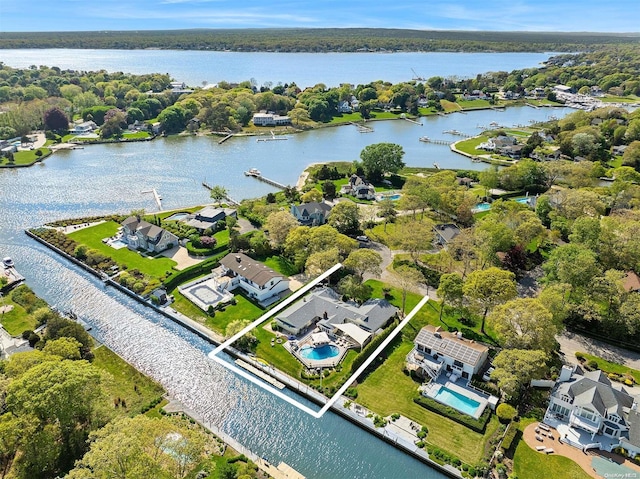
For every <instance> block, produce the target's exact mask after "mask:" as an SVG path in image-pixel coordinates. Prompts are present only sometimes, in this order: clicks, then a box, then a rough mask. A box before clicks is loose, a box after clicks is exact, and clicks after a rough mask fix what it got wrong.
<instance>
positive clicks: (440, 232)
mask: <svg viewBox="0 0 640 479" xmlns="http://www.w3.org/2000/svg"><path fill="white" fill-rule="evenodd" d="M433 231H434V233H435V240H436V243H438V244H439V245H440V246H447V245H448V244H449V243H451V241H453V239H454V238H455V237H456V236H458V235H459V234H460V228H458V227H457V226H456V225H454V224H453V223H447V224H440V225H435V226H434V227H433Z"/></svg>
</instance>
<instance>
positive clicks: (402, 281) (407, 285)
mask: <svg viewBox="0 0 640 479" xmlns="http://www.w3.org/2000/svg"><path fill="white" fill-rule="evenodd" d="M393 276H394V278H395V283H396V284H397V285H398V286H399V287H400V289H401V290H402V314H403V315H404V312H405V307H406V304H407V294H408V293H409V291H417V290H418V288H419V285H420V283H424V276H423V275H422V273H421V272H420V271H418V270H417V269H415V268H412V267H411V266H407V265H403V266H399V267H398V268H396V269H395V271H394V275H393Z"/></svg>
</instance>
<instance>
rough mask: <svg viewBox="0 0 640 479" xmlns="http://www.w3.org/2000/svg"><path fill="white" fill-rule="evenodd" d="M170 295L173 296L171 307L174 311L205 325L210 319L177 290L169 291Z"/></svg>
mask: <svg viewBox="0 0 640 479" xmlns="http://www.w3.org/2000/svg"><path fill="white" fill-rule="evenodd" d="M203 276H205V275H203ZM195 279H197V278H194V280H195ZM170 294H171V295H172V296H173V304H172V305H171V307H172V308H173V309H175V310H176V311H178V312H180V313H182V314H184V315H185V316H187V317H189V318H191V319H193V320H195V321H199V322H201V323H206V321H207V320H208V319H210V318H209V317H208V316H207V314H206V313H205V312H204V311H202V310H201V309H200V308H198V307H197V306H196V305H195V304H193V303H192V302H191V301H189V300H188V299H187V298H185V297H184V296H183V295H182V294H181V293H180V291H178V288H176V289H174V290H173V291H171V293H170Z"/></svg>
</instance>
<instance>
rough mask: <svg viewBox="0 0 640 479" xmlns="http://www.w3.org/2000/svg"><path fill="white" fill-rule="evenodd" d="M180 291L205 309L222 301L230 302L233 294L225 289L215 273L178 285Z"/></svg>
mask: <svg viewBox="0 0 640 479" xmlns="http://www.w3.org/2000/svg"><path fill="white" fill-rule="evenodd" d="M178 291H180V293H181V294H182V295H183V296H184V297H185V298H187V299H188V300H189V301H191V302H192V303H193V304H195V305H196V306H198V307H199V308H200V309H202V310H203V311H208V309H209V308H210V307H214V308H215V307H216V306H217V305H218V304H220V303H228V302H230V301H231V300H232V299H233V294H232V293H230V292H229V291H226V290H225V289H224V284H222V285H221V284H220V283H219V282H218V279H217V277H216V276H215V275H213V274H210V275H207V276H204V277H202V278H198V279H196V280H195V281H191V282H190V283H187V284H185V285H182V286H180V287H178Z"/></svg>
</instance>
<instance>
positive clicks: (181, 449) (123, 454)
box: [66, 415, 208, 479]
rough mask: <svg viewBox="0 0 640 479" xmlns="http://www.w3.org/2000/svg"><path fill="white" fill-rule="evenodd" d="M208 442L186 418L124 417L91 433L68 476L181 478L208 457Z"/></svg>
mask: <svg viewBox="0 0 640 479" xmlns="http://www.w3.org/2000/svg"><path fill="white" fill-rule="evenodd" d="M207 442H208V439H207V437H206V436H205V435H204V433H203V432H201V431H200V430H199V429H198V428H193V427H190V425H189V423H188V422H187V421H186V420H175V419H169V418H166V417H162V418H150V417H148V416H144V415H139V416H136V417H134V418H121V419H118V420H116V421H114V422H111V423H109V424H108V425H107V426H105V427H104V428H102V429H100V430H99V431H96V432H95V433H93V434H92V435H91V449H90V450H89V451H88V452H87V453H86V454H85V455H84V457H83V458H82V459H81V460H80V461H78V463H77V464H76V468H75V469H74V470H72V471H71V472H70V473H69V475H68V476H66V477H67V478H68V479H85V478H87V477H91V478H92V479H112V478H127V479H147V478H151V477H155V478H177V479H182V478H184V477H186V476H188V475H189V474H191V473H192V471H193V470H194V469H195V468H196V467H197V466H198V465H199V463H201V462H202V460H203V459H204V458H205V446H206V445H207ZM87 471H90V475H89V476H87V475H86V472H87Z"/></svg>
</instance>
